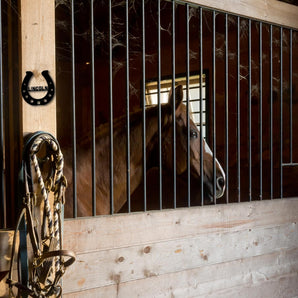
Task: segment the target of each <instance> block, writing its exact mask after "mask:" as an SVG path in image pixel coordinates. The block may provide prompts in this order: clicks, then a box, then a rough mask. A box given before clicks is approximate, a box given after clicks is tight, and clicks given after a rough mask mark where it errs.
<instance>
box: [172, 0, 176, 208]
mask: <svg viewBox="0 0 298 298" xmlns="http://www.w3.org/2000/svg"><path fill="white" fill-rule="evenodd" d="M175 11H176V2H175V0H173V1H172V26H173V27H172V75H173V78H172V96H173V196H174V197H173V201H174V208H176V207H177V196H176V189H177V185H176V104H175V103H176V96H175V95H176V93H175V77H176V69H175V63H176V59H175V55H176V51H175V49H176V45H175V43H176V35H175V28H176V22H175Z"/></svg>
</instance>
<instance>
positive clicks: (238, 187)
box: [237, 16, 241, 202]
mask: <svg viewBox="0 0 298 298" xmlns="http://www.w3.org/2000/svg"><path fill="white" fill-rule="evenodd" d="M240 136H241V134H240V17H239V16H238V17H237V182H238V186H237V190H238V202H240V200H241V188H240V187H241V181H240V178H241V177H240Z"/></svg>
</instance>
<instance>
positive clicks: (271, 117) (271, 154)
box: [269, 25, 273, 200]
mask: <svg viewBox="0 0 298 298" xmlns="http://www.w3.org/2000/svg"><path fill="white" fill-rule="evenodd" d="M272 58H273V57H272V25H270V111H269V114H270V199H271V200H272V199H273V81H272V77H273V64H272Z"/></svg>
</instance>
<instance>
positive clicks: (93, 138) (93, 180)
mask: <svg viewBox="0 0 298 298" xmlns="http://www.w3.org/2000/svg"><path fill="white" fill-rule="evenodd" d="M93 6H94V2H93V0H91V1H90V14H91V130H92V215H93V216H96V159H95V71H94V9H93V8H94V7H93Z"/></svg>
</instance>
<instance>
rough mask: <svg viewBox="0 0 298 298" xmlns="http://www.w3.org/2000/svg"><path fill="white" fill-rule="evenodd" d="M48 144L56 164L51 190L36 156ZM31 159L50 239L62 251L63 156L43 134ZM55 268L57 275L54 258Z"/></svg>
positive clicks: (31, 154) (57, 261) (32, 151)
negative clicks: (50, 195) (42, 145)
mask: <svg viewBox="0 0 298 298" xmlns="http://www.w3.org/2000/svg"><path fill="white" fill-rule="evenodd" d="M44 142H47V144H48V145H49V146H50V148H51V150H52V151H53V157H54V162H55V173H54V177H53V185H51V189H47V188H46V186H45V184H44V181H43V178H42V175H41V171H40V167H39V163H38V159H37V156H36V154H37V153H38V151H39V150H40V146H41V144H42V143H44ZM30 158H31V161H32V163H33V166H34V169H35V172H36V176H37V180H38V183H39V186H40V189H41V195H42V197H43V200H44V205H45V216H46V217H47V221H48V231H49V237H50V238H52V237H54V238H55V239H56V248H55V249H56V250H59V249H60V246H61V245H60V242H61V241H60V228H59V223H60V221H59V212H60V211H61V189H60V180H61V178H62V176H63V165H64V160H63V154H62V152H61V150H60V148H59V146H58V144H57V143H56V141H55V140H54V139H53V138H52V137H51V136H50V135H48V134H42V135H40V136H39V137H37V138H36V139H35V140H34V143H33V144H32V146H31V150H30ZM50 190H54V208H53V210H54V212H53V217H52V211H51V206H50V202H49V198H48V192H49V191H50ZM54 267H55V272H56V273H57V272H58V271H59V270H60V258H59V257H55V258H54Z"/></svg>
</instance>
